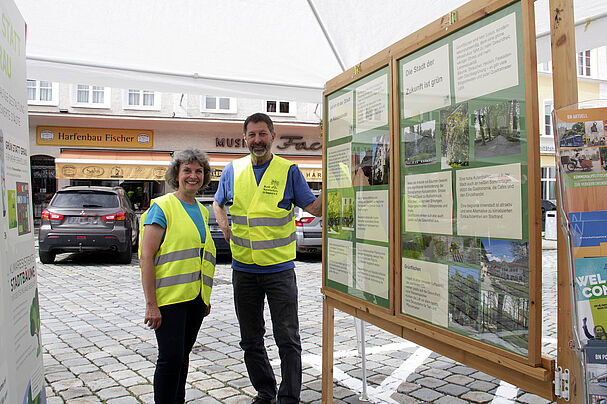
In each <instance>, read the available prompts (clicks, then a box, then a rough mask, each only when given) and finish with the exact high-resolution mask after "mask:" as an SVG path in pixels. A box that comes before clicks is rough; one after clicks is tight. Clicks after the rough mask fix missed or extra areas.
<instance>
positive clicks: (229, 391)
mask: <svg viewBox="0 0 607 404" xmlns="http://www.w3.org/2000/svg"><path fill="white" fill-rule="evenodd" d="M207 394H208V395H209V396H211V397H213V398H216V399H217V400H219V401H221V400H225V399H226V398H228V397H232V396H235V395H237V394H239V391H238V390H236V389H233V388H231V387H223V388H220V389H214V390H209V391H207Z"/></svg>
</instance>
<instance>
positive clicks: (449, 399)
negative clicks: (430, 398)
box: [435, 396, 468, 404]
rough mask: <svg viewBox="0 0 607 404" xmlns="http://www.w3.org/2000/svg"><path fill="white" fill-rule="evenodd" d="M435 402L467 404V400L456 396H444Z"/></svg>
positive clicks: (439, 403) (440, 403) (441, 403)
mask: <svg viewBox="0 0 607 404" xmlns="http://www.w3.org/2000/svg"><path fill="white" fill-rule="evenodd" d="M435 403H436V404H467V403H468V401H466V400H462V399H460V398H457V397H452V396H444V397H441V398H439V399H438V400H436V401H435Z"/></svg>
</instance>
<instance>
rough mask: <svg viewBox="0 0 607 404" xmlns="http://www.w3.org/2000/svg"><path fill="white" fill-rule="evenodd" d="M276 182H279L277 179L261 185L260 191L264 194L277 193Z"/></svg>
mask: <svg viewBox="0 0 607 404" xmlns="http://www.w3.org/2000/svg"><path fill="white" fill-rule="evenodd" d="M278 184H280V182H279V181H278V180H272V181H270V183H269V184H265V185H264V186H263V189H262V190H261V192H262V193H264V194H265V195H278Z"/></svg>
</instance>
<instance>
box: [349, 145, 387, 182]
mask: <svg viewBox="0 0 607 404" xmlns="http://www.w3.org/2000/svg"><path fill="white" fill-rule="evenodd" d="M389 153H390V140H389V136H388V135H387V134H386V135H381V136H376V137H374V138H373V139H372V143H370V144H369V143H357V144H354V145H353V146H352V186H354V187H364V186H371V185H384V184H388V183H389V180H390V156H389Z"/></svg>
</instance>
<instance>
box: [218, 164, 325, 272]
mask: <svg viewBox="0 0 607 404" xmlns="http://www.w3.org/2000/svg"><path fill="white" fill-rule="evenodd" d="M270 161H272V159H270V160H269V161H267V162H265V163H263V164H260V165H258V166H256V165H253V173H254V174H255V179H256V180H257V185H259V183H260V182H261V177H263V174H264V173H265V172H266V169H267V168H268V166H269V165H270ZM232 199H234V167H233V165H232V163H229V164H228V165H227V166H226V168H225V169H224V170H223V172H222V173H221V178H220V179H219V185H218V187H217V192H216V193H215V201H217V203H218V204H220V205H222V206H223V205H225V204H226V203H227V202H229V201H231V200H232ZM315 200H316V196H314V194H313V193H312V191H311V190H310V187H309V186H308V183H307V182H306V179H305V178H304V176H303V174H302V173H301V171H300V170H299V167H297V166H296V165H295V164H293V165H292V166H291V167H289V173H288V174H287V185H286V187H285V194H284V197H283V198H282V200H281V201H280V202H278V207H279V208H282V209H285V210H290V209H291V207H292V206H293V205H295V206H299V207H300V208H302V209H303V208H305V207H306V206H308V205H309V204H311V203H312V202H314V201H315ZM232 268H234V269H235V270H237V271H243V272H253V273H270V272H280V271H285V270H287V269H291V268H295V263H293V261H287V262H283V263H280V264H275V265H264V266H262V265H257V264H245V263H243V262H240V261H237V260H235V259H234V258H232Z"/></svg>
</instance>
